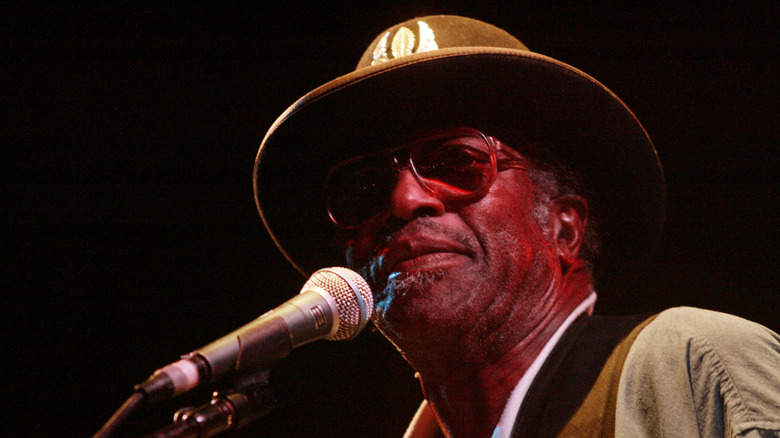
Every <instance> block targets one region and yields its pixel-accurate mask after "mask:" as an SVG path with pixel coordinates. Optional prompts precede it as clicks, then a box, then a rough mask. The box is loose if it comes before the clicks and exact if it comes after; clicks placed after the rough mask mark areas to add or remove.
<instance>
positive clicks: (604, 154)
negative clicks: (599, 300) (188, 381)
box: [255, 16, 780, 437]
mask: <svg viewBox="0 0 780 438" xmlns="http://www.w3.org/2000/svg"><path fill="white" fill-rule="evenodd" d="M255 193H256V199H257V203H258V207H259V209H260V213H261V216H262V217H263V220H264V223H265V225H266V227H267V228H268V230H269V232H270V233H271V235H272V236H273V238H274V240H275V241H276V243H277V245H278V246H279V247H280V249H281V250H282V251H283V252H284V254H285V255H286V256H287V258H288V259H289V260H290V261H291V262H292V263H293V265H294V266H295V267H296V268H297V269H299V270H300V271H301V272H302V273H310V272H313V271H314V270H315V269H317V268H320V267H324V266H329V265H334V264H341V263H342V261H343V260H344V258H345V257H346V262H347V265H348V266H349V267H351V268H353V269H356V270H358V271H359V272H360V273H361V274H362V275H363V276H364V277H366V279H367V280H368V281H369V283H370V284H371V286H372V289H373V291H374V294H375V302H376V304H375V313H374V322H375V324H376V325H377V327H379V329H380V330H381V331H382V332H383V334H385V336H386V337H387V338H388V339H389V340H390V341H392V342H393V343H394V344H395V345H396V347H398V349H399V351H400V352H401V353H402V354H403V355H404V357H405V358H406V360H407V361H408V362H409V363H410V364H411V365H412V366H413V367H414V368H415V370H416V371H417V372H418V375H419V378H420V381H421V385H422V389H423V392H424V394H425V402H424V403H423V404H422V406H421V407H420V410H419V411H418V413H417V415H416V416H415V419H414V420H413V422H412V425H411V426H410V429H409V431H408V435H409V436H437V435H439V434H441V433H443V434H444V435H446V436H455V437H472V436H500V437H503V436H559V435H560V436H581V435H585V436H780V389H778V386H780V385H778V382H780V365H778V364H780V342H779V338H778V336H777V335H776V334H774V333H772V332H771V331H769V330H767V329H765V328H763V327H760V326H757V325H755V324H752V323H750V322H747V321H744V320H741V319H738V318H735V317H731V316H727V315H722V314H717V313H714V312H705V311H701V310H696V309H672V310H669V311H666V312H662V313H661V314H658V315H644V316H640V317H621V318H604V317H597V316H589V315H590V314H591V313H592V312H593V306H594V303H595V300H596V294H597V293H619V291H620V290H621V289H623V288H625V287H626V285H627V284H628V283H629V282H630V281H632V279H634V278H636V276H637V275H638V273H639V271H640V270H641V267H642V266H643V265H644V264H645V263H646V261H647V259H648V257H649V256H650V253H651V252H652V249H653V246H654V244H655V242H656V240H657V239H658V236H659V234H660V231H661V224H662V222H663V215H664V196H663V175H662V172H661V168H660V165H659V163H658V160H657V157H656V155H655V151H654V149H653V146H652V143H651V142H650V139H649V138H648V136H647V134H646V133H645V131H644V129H643V128H642V126H641V124H640V123H639V121H638V120H637V119H636V118H635V117H634V115H633V114H632V113H631V111H630V110H629V109H628V108H627V107H626V106H625V105H624V104H623V103H622V102H621V101H620V100H619V99H618V98H617V97H616V96H615V95H614V94H612V93H611V92H610V91H609V90H607V89H606V88H605V87H604V86H603V85H601V84H600V83H598V82H597V81H596V80H594V79H593V78H591V77H589V76H588V75H586V74H585V73H583V72H581V71H579V70H577V69H575V68H573V67H571V66H568V65H566V64H564V63H561V62H559V61H556V60H554V59H551V58H548V57H545V56H543V55H539V54H535V53H532V52H530V51H528V49H527V48H526V47H525V46H524V45H523V44H522V43H520V42H519V41H518V40H517V39H515V38H514V37H512V36H511V35H509V34H507V33H506V32H504V31H502V30H501V29H498V28H496V27H494V26H491V25H488V24H486V23H482V22H479V21H476V20H471V19H466V18H462V17H453V16H432V17H423V18H418V19H414V20H410V21H407V22H404V23H401V24H399V25H396V26H394V27H392V28H390V29H388V30H387V31H386V32H383V33H381V34H380V35H379V36H378V37H377V38H376V39H375V40H374V42H373V43H372V44H371V45H370V46H369V48H368V50H367V51H366V52H365V54H364V55H363V58H362V59H361V61H360V63H359V64H358V68H357V70H356V71H355V72H353V73H351V74H348V75H345V76H342V77H340V78H337V79H335V80H334V81H331V82H329V83H327V84H325V85H323V86H321V87H319V88H317V89H316V90H314V91H312V92H311V93H309V94H307V95H306V96H304V97H303V98H301V99H300V100H299V101H298V102H297V103H296V104H294V105H293V106H291V107H290V108H289V109H288V110H287V111H286V112H285V113H284V114H283V115H282V116H281V117H280V118H279V119H278V120H277V122H276V123H275V124H274V125H273V126H272V127H271V129H270V130H269V132H268V134H267V135H266V138H265V139H264V141H263V144H262V146H261V148H260V152H259V153H258V159H257V162H256V169H255ZM602 291H609V292H602Z"/></svg>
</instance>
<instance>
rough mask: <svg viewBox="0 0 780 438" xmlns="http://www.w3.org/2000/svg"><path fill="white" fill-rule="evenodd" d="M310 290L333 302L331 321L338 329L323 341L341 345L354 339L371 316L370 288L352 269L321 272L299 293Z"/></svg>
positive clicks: (371, 295)
mask: <svg viewBox="0 0 780 438" xmlns="http://www.w3.org/2000/svg"><path fill="white" fill-rule="evenodd" d="M310 287H318V288H321V289H323V290H324V291H325V292H327V293H328V295H330V296H331V297H332V298H333V299H334V301H335V302H336V309H333V310H334V315H333V320H334V323H336V322H337V323H338V329H337V330H336V332H335V333H333V334H331V335H328V336H326V337H325V339H329V340H331V341H341V340H345V339H352V338H354V337H355V336H357V334H358V333H360V331H361V330H363V327H365V326H366V324H367V323H368V320H370V319H371V316H372V314H373V313H374V295H373V294H372V293H371V288H370V287H369V286H368V283H367V282H366V280H364V279H363V277H361V276H360V274H358V273H357V272H355V271H353V270H351V269H347V268H340V267H332V268H324V269H320V270H319V271H317V272H315V273H314V274H312V275H311V277H309V280H308V281H307V282H306V284H304V285H303V289H302V291H305V290H307V289H308V288H310Z"/></svg>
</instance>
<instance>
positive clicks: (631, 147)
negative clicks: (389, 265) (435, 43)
mask: <svg viewBox="0 0 780 438" xmlns="http://www.w3.org/2000/svg"><path fill="white" fill-rule="evenodd" d="M455 125H458V126H467V127H471V128H475V129H479V130H481V131H482V132H484V133H486V134H488V135H491V136H494V137H497V138H499V139H501V140H502V141H503V142H504V143H506V144H508V145H510V146H512V145H517V144H519V143H520V142H529V141H530V142H534V143H535V144H537V145H540V146H542V147H544V148H545V149H547V150H549V151H550V153H552V154H554V155H556V156H560V157H564V158H565V159H566V161H567V163H568V164H569V165H570V166H572V167H573V168H574V169H575V170H576V171H578V172H579V173H580V174H581V176H582V177H583V178H584V180H585V184H586V186H587V187H588V188H589V190H590V192H591V196H590V199H589V202H590V204H591V210H592V211H594V212H595V214H596V215H597V217H598V222H599V235H600V237H601V240H602V243H603V245H602V249H601V255H600V257H599V260H598V262H597V264H596V270H595V273H596V279H597V282H598V284H599V288H600V289H602V288H616V287H625V286H626V284H627V283H628V282H630V281H631V280H632V279H634V278H635V277H636V276H637V275H638V274H639V273H640V272H641V267H642V266H644V265H645V264H646V262H647V259H648V257H649V256H650V254H651V253H652V251H653V249H654V248H655V245H656V243H657V240H658V238H659V236H660V233H661V229H662V224H663V220H664V215H665V196H664V191H665V189H664V180H663V172H662V170H661V166H660V163H659V161H658V157H657V155H656V152H655V149H654V148H653V145H652V142H651V141H650V138H649V137H648V135H647V133H646V132H645V130H644V128H643V127H642V125H641V123H640V122H639V121H638V120H637V118H636V117H635V116H634V114H633V113H632V112H631V111H630V110H629V109H628V107H626V105H625V104H623V102H622V101H620V99H618V98H617V96H615V95H614V94H613V93H612V92H611V91H609V90H608V89H607V88H606V87H604V86H603V85H602V84H600V83H599V82H598V81H596V80H595V79H593V78H591V77H590V76H588V75H587V74H585V73H583V72H581V71H579V70H577V69H575V68H573V67H571V66H569V65H567V64H565V63H562V62H560V61H557V60H555V59H552V58H549V57H546V56H544V55H539V54H536V53H532V52H528V51H523V50H514V49H501V48H488V47H465V48H464V47H460V48H454V49H442V50H438V51H435V52H427V53H418V54H414V55H409V56H405V57H402V58H399V59H394V60H391V61H388V62H386V63H383V64H380V65H377V66H372V67H366V68H362V69H359V70H357V71H355V72H353V73H350V74H347V75H345V76H342V77H340V78H337V79H335V80H333V81H331V82H328V83H326V84H325V85H322V86H321V87H319V88H317V89H315V90H314V91H312V92H310V93H308V94H307V95H305V96H304V97H302V98H301V99H299V100H298V101H297V102H296V103H295V104H293V105H292V106H291V107H290V108H288V110H287V111H285V113H283V114H282V115H281V116H280V117H279V118H278V119H277V121H276V122H275V123H274V124H273V126H272V127H271V128H270V130H269V131H268V133H267V134H266V136H265V138H264V140H263V142H262V144H261V146H260V150H259V151H258V155H257V160H256V162H255V172H254V184H255V200H256V202H257V207H258V210H259V212H260V215H261V217H262V219H263V222H264V224H265V226H266V228H267V229H268V231H269V233H270V234H271V236H272V238H273V239H274V241H275V243H276V244H277V246H278V247H279V248H280V249H281V251H282V252H283V254H284V255H285V257H287V259H288V260H289V261H290V262H291V263H292V264H293V265H294V266H295V268H296V269H298V270H299V271H300V272H301V273H303V274H304V275H308V274H309V273H311V272H313V271H315V270H317V269H320V268H322V267H327V266H332V265H340V264H343V263H344V248H342V247H340V246H339V244H338V242H337V239H336V238H335V236H336V234H337V233H336V231H335V230H336V229H335V227H334V226H333V224H332V223H331V222H330V220H329V218H328V214H327V210H326V208H325V203H324V201H323V197H322V184H323V181H324V178H325V175H326V173H327V171H328V170H329V168H330V167H331V166H332V165H333V164H334V163H336V162H338V161H340V160H342V159H345V158H347V157H349V156H353V155H356V154H364V153H367V152H371V151H372V150H378V149H380V148H383V147H387V145H389V144H392V143H393V142H394V141H397V140H398V139H399V138H400V137H402V136H404V135H406V134H407V133H413V132H415V131H416V130H419V129H425V128H434V127H448V126H455Z"/></svg>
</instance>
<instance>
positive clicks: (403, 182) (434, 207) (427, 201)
mask: <svg viewBox="0 0 780 438" xmlns="http://www.w3.org/2000/svg"><path fill="white" fill-rule="evenodd" d="M390 204H391V209H392V213H393V216H395V217H397V218H399V219H402V220H404V221H411V220H412V219H415V218H418V217H423V216H441V215H442V214H444V212H445V210H446V208H445V206H444V203H443V202H442V200H441V199H439V198H437V197H436V196H434V195H433V194H431V193H430V192H428V191H427V190H425V188H424V187H422V186H421V185H420V182H419V181H418V180H417V178H415V176H414V174H413V173H412V171H411V169H409V168H406V169H402V170H401V171H400V172H399V173H398V180H397V181H396V183H395V187H393V192H392V193H391V195H390Z"/></svg>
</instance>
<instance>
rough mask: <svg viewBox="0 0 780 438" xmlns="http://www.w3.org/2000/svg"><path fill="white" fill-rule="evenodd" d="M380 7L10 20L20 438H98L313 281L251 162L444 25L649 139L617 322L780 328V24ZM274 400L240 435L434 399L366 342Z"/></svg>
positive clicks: (336, 424) (156, 10)
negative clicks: (487, 35)
mask: <svg viewBox="0 0 780 438" xmlns="http://www.w3.org/2000/svg"><path fill="white" fill-rule="evenodd" d="M366 3H369V2H366ZM370 3H371V4H370V5H350V6H346V5H343V4H342V5H338V6H335V5H333V6H325V3H324V2H322V3H311V4H308V3H305V2H295V1H293V2H285V3H284V5H270V4H269V5H267V6H259V5H250V4H248V3H231V4H230V5H229V6H225V5H222V6H217V5H206V4H201V3H197V2H195V3H193V2H189V3H187V4H186V5H182V6H165V7H162V6H152V5H144V4H135V3H122V4H121V5H115V4H113V3H112V5H105V4H103V5H91V6H84V5H82V6H52V5H49V4H43V3H26V5H25V6H3V7H2V10H0V15H2V16H3V17H4V18H5V22H6V24H5V25H4V26H3V30H2V32H3V33H2V35H3V37H2V42H1V44H0V50H2V53H3V60H4V61H3V67H2V70H3V71H4V74H3V76H4V77H5V79H4V80H3V82H4V83H3V87H2V89H3V97H4V99H3V100H4V101H6V103H4V104H3V113H4V116H3V124H4V125H7V126H4V127H2V133H0V136H1V137H0V138H2V142H3V145H4V149H3V150H4V151H10V154H8V153H6V154H5V159H4V160H3V162H4V166H3V167H4V168H5V170H4V172H3V178H4V181H5V188H4V190H3V194H4V206H3V208H4V212H3V222H4V230H3V237H2V243H3V256H4V257H3V258H4V262H3V264H2V265H3V282H2V284H3V300H4V306H3V308H4V311H5V313H6V317H4V318H3V321H4V326H5V329H4V337H5V342H4V347H3V352H4V356H5V358H4V359H5V360H4V363H5V368H6V370H7V371H6V372H5V373H3V374H4V377H5V378H6V379H7V382H6V385H5V391H4V395H3V399H4V405H5V406H6V407H5V412H4V415H3V416H2V418H3V419H2V429H3V430H4V432H3V434H12V435H17V434H18V435H20V436H89V435H91V434H93V433H94V432H95V431H97V429H98V428H99V427H100V426H101V425H102V424H103V422H105V420H107V419H108V417H109V416H110V415H111V413H112V412H113V411H114V410H115V409H117V408H118V407H119V406H120V404H121V403H122V402H123V401H124V400H125V399H126V398H127V396H129V395H130V392H131V389H132V386H133V385H134V384H135V383H138V382H140V381H142V380H144V379H145V378H146V377H147V375H148V374H149V373H150V372H151V371H153V370H154V369H156V368H158V367H159V366H161V365H163V364H165V363H168V362H170V361H173V360H175V359H176V358H177V357H178V355H179V354H182V353H185V352H187V351H189V350H192V349H194V348H197V347H199V346H201V345H203V344H205V343H207V342H209V341H211V340H213V339H215V338H217V337H219V336H221V335H223V334H225V333H227V332H229V331H231V330H233V329H235V328H237V327H239V326H240V325H243V324H244V323H246V322H248V321H250V320H251V319H253V318H255V317H256V316H257V315H259V314H260V313H262V312H263V311H265V310H267V309H269V308H271V307H273V306H276V305H278V304H280V303H281V302H283V301H284V300H286V299H288V298H289V297H290V296H292V295H293V294H294V293H296V292H297V291H298V289H299V288H300V286H301V285H302V284H303V281H304V279H303V278H302V277H300V276H299V275H298V274H297V273H296V272H294V271H293V269H292V268H290V267H289V266H287V264H286V262H285V261H284V260H283V258H282V257H281V256H280V254H279V253H278V252H277V250H276V249H275V248H274V247H273V244H272V243H271V242H270V240H269V239H268V238H267V237H266V236H265V234H264V231H263V229H262V224H261V222H260V219H259V216H258V215H257V213H256V211H255V207H254V201H253V195H252V187H251V169H252V165H253V162H254V157H255V154H256V151H257V146H258V145H259V143H260V141H261V140H262V137H263V135H264V134H265V131H266V130H267V129H268V127H269V126H270V125H271V123H272V122H273V121H274V120H275V118H276V117H277V116H278V115H279V114H280V113H281V112H282V111H283V110H284V109H285V108H286V107H287V106H288V105H290V104H291V103H292V102H294V101H295V100H296V99H297V98H298V97H300V96H301V95H303V94H304V93H305V92H307V91H309V90H310V89H313V88H314V87H316V86H318V85H320V84H322V83H324V82H326V81H328V80H330V79H332V78H335V77H336V76H338V75H341V74H344V73H347V72H349V71H351V70H352V68H353V67H354V65H355V64H356V63H357V60H358V59H359V57H360V55H361V54H362V51H363V50H364V48H365V46H366V45H367V44H368V42H369V41H371V40H372V39H373V38H374V37H375V36H376V35H377V34H378V33H379V32H381V31H382V30H383V29H385V28H386V27H389V26H391V25H393V24H395V23H397V22H400V21H403V20H405V19H407V18H411V17H414V16H419V15H425V14H432V13H453V14H461V15H467V16H471V17H473V18H478V19H483V20H485V21H488V22H491V23H493V24H495V25H498V26H499V27H502V28H504V29H506V30H508V31H509V32H510V33H512V34H514V35H516V36H517V37H518V38H520V39H521V40H522V41H523V42H524V43H525V44H526V45H528V46H529V47H530V48H531V49H533V50H535V51H538V52H540V53H544V54H546V55H550V56H552V57H554V58H557V59H560V60H562V61H564V62H567V63H569V64H572V65H574V66H577V67H578V68H580V69H582V70H584V71H586V72H588V73H589V74H591V75H593V76H594V77H596V78H597V79H599V80H600V81H601V82H602V83H604V84H605V85H607V86H608V87H609V88H610V89H612V90H613V91H614V92H615V93H616V94H617V95H619V96H621V98H622V99H623V100H624V101H625V102H626V103H627V104H628V106H629V107H631V108H632V109H633V110H634V112H635V113H636V114H637V116H638V118H639V119H640V120H642V122H643V123H644V125H645V127H646V129H647V130H648V132H649V133H650V136H651V137H652V138H653V139H654V142H655V144H656V148H657V150H658V154H659V156H660V158H661V161H662V163H663V164H664V168H665V172H666V177H667V180H668V185H669V187H668V197H669V198H668V200H669V208H668V210H669V212H668V217H669V218H668V223H667V228H666V232H665V237H664V239H663V241H662V243H661V246H660V248H659V250H658V252H657V256H656V258H655V260H654V262H653V264H652V265H651V266H649V269H648V274H647V275H646V277H645V278H644V279H643V280H642V281H641V282H640V283H639V284H640V286H639V287H638V288H637V289H636V290H634V291H630V292H626V293H625V295H623V296H622V297H621V298H620V300H609V299H606V298H604V299H603V300H602V307H601V311H602V312H609V313H612V312H634V311H645V310H657V309H661V308H664V307H668V306H671V305H695V306H699V307H706V308H710V309H716V310H721V311H726V312H729V313H734V314H737V315H740V316H743V317H746V318H748V319H752V320H755V321H757V322H760V323H763V324H765V325H767V326H769V327H770V328H773V329H775V330H777V329H778V328H780V323H779V322H778V320H777V313H778V312H777V309H778V307H777V304H778V300H777V298H776V295H775V294H776V286H775V281H774V275H775V272H774V271H775V269H776V267H777V258H776V253H775V248H776V240H777V239H776V237H777V231H776V229H777V228H776V225H777V208H776V201H777V196H776V190H775V187H774V176H773V172H774V171H775V170H776V167H777V166H776V155H777V153H776V148H777V145H778V135H777V123H778V118H777V113H776V106H775V103H776V101H777V97H778V96H777V91H778V89H777V85H776V81H777V78H776V73H777V72H776V69H775V65H774V60H775V58H776V55H775V53H774V51H773V49H774V48H775V46H776V32H775V30H774V29H775V28H776V26H777V20H776V18H777V16H778V15H777V13H778V11H777V10H776V9H772V8H771V7H758V6H735V5H733V4H725V3H724V4H723V5H719V4H718V3H717V2H715V3H713V2H708V3H706V5H705V4H704V2H701V3H699V2H687V3H685V2H679V5H678V2H672V1H663V2H652V3H653V6H650V5H646V6H637V5H632V4H631V3H629V2H610V3H598V4H589V5H580V6H568V5H567V4H566V3H563V2H562V3H555V2H539V3H544V4H543V5H541V4H536V3H531V2H527V3H528V4H519V3H526V2H512V3H518V4H514V5H508V4H510V2H506V4H503V3H498V4H490V3H488V2H480V3H479V5H480V6H474V5H467V4H465V3H457V2H450V3H447V6H444V3H440V4H437V5H431V3H428V5H429V6H424V5H410V4H407V3H400V2H370ZM421 3H422V2H421ZM648 3H649V2H648ZM765 3H766V4H769V3H770V2H765ZM499 5H500V6H499ZM312 250H313V251H315V250H316V248H313V249H312ZM272 382H273V383H274V386H275V388H276V394H277V397H278V403H277V406H276V409H275V411H274V412H272V413H271V414H270V415H268V416H267V417H265V418H263V419H262V420H260V422H259V423H257V424H256V425H254V426H252V427H251V428H250V429H249V432H251V433H247V435H254V436H269V437H270V436H274V437H275V436H279V437H281V436H341V437H344V436H400V434H401V433H402V430H403V429H404V427H405V424H406V422H407V420H408V419H409V418H410V417H411V415H412V413H413V412H414V410H415V408H416V405H417V404H418V402H419V400H420V399H421V395H420V394H419V390H418V386H417V383H416V381H415V379H414V377H413V371H412V370H411V369H410V368H409V367H408V366H407V365H406V364H405V363H404V362H403V361H402V360H401V359H400V357H399V355H398V354H396V353H395V351H394V349H393V348H392V347H391V346H389V345H388V344H387V343H386V342H384V341H382V340H381V339H380V336H379V335H378V334H376V333H373V332H369V331H366V332H364V333H363V334H361V336H360V337H359V338H358V339H357V340H355V341H351V342H340V343H339V342H318V343H315V344H311V345H309V346H306V347H304V348H301V349H298V350H296V351H295V352H293V353H292V354H291V355H290V356H289V357H288V358H286V359H285V360H284V361H282V363H280V364H279V365H278V366H277V367H276V368H275V369H274V372H273V374H272ZM208 398H209V396H208V392H207V391H203V392H196V393H195V394H192V395H190V396H187V397H184V398H183V399H181V400H177V401H176V402H174V403H170V404H164V405H162V406H159V407H157V408H156V409H153V410H151V411H146V412H145V413H144V414H143V415H142V416H141V420H140V421H139V422H138V423H136V424H134V425H132V426H131V428H130V429H128V430H130V431H132V433H133V434H137V433H143V432H150V431H151V430H153V429H155V428H157V427H161V426H163V425H165V424H167V423H168V421H169V418H170V415H171V413H172V412H173V411H174V410H175V409H176V408H177V407H180V406H184V405H185V404H193V403H194V404H201V403H205V402H206V401H208Z"/></svg>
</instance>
